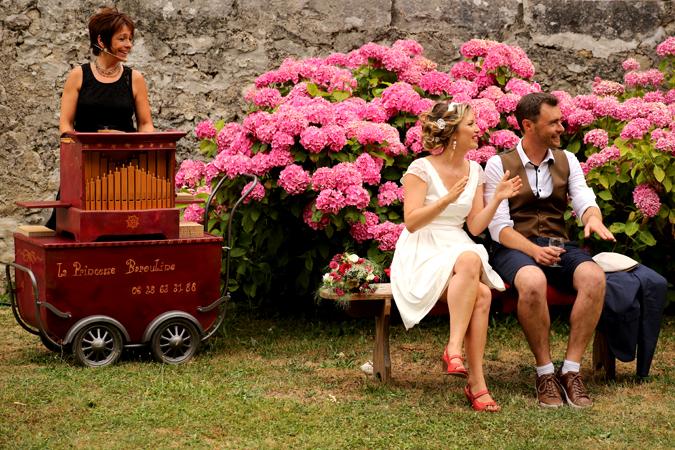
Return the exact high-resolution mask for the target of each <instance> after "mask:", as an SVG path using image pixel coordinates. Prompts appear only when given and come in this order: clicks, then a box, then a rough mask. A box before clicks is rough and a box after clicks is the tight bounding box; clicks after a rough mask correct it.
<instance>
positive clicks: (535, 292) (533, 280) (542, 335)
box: [514, 266, 551, 366]
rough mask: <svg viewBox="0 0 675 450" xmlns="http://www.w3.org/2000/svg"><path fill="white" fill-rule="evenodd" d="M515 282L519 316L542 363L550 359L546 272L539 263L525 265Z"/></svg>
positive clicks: (533, 350) (529, 341) (527, 336)
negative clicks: (537, 264)
mask: <svg viewBox="0 0 675 450" xmlns="http://www.w3.org/2000/svg"><path fill="white" fill-rule="evenodd" d="M514 284H515V286H516V289H517V290H518V320H519V321H520V325H521V326H522V327H523V332H524V333H525V337H526V338H527V343H528V344H529V345H530V350H532V353H533V354H534V359H535V361H536V363H537V366H543V365H545V364H548V363H550V362H551V350H550V346H549V330H550V328H551V318H550V316H549V312H548V304H547V303H546V284H547V283H546V276H545V275H544V272H543V271H542V270H541V269H540V268H538V267H536V266H525V267H523V268H522V269H520V270H519V271H518V273H517V274H516V278H515V279H514Z"/></svg>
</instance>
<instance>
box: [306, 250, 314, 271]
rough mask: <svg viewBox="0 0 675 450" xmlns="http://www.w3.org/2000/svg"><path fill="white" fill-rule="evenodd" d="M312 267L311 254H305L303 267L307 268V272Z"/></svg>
mask: <svg viewBox="0 0 675 450" xmlns="http://www.w3.org/2000/svg"><path fill="white" fill-rule="evenodd" d="M313 268H314V259H313V258H312V255H309V254H308V255H307V256H305V269H307V271H308V272H311V271H312V269H313Z"/></svg>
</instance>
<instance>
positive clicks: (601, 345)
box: [593, 330, 616, 380]
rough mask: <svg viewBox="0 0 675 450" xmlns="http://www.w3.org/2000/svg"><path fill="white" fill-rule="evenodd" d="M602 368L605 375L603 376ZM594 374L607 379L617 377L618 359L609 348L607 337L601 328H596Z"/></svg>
mask: <svg viewBox="0 0 675 450" xmlns="http://www.w3.org/2000/svg"><path fill="white" fill-rule="evenodd" d="M602 369H604V376H601V375H602ZM593 375H594V376H595V377H600V378H604V379H605V380H614V379H616V359H615V358H614V355H613V354H612V351H611V350H610V349H609V344H608V343H607V337H606V336H605V335H604V333H602V332H601V331H600V330H595V337H594V338H593Z"/></svg>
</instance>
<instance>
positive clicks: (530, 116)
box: [515, 92, 558, 133]
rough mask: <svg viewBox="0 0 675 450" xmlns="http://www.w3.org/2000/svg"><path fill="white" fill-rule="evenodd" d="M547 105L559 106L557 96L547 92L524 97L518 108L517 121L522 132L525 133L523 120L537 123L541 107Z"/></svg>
mask: <svg viewBox="0 0 675 450" xmlns="http://www.w3.org/2000/svg"><path fill="white" fill-rule="evenodd" d="M544 103H546V104H547V105H549V106H558V99H557V98H556V96H555V95H553V94H549V93H546V92H533V93H531V94H527V95H524V96H523V97H522V98H521V99H520V101H519V102H518V106H516V112H515V114H516V120H518V126H519V127H520V130H521V132H523V133H524V132H525V127H523V120H525V119H527V120H531V121H532V122H536V121H537V119H538V118H539V113H540V112H541V105H542V104H544Z"/></svg>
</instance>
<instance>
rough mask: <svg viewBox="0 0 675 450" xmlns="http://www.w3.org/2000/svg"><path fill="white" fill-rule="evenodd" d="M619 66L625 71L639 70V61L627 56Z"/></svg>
mask: <svg viewBox="0 0 675 450" xmlns="http://www.w3.org/2000/svg"><path fill="white" fill-rule="evenodd" d="M621 67H623V70H625V71H626V72H628V71H633V70H640V63H639V62H638V61H637V59H635V58H628V59H626V60H625V61H624V62H622V63H621Z"/></svg>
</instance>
